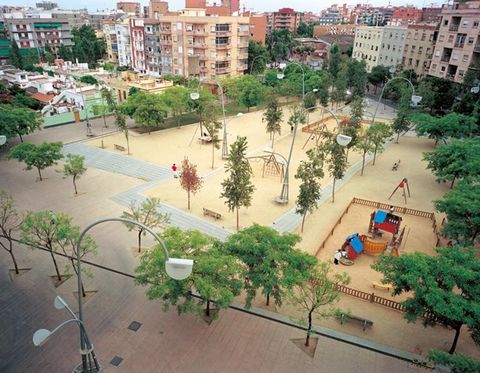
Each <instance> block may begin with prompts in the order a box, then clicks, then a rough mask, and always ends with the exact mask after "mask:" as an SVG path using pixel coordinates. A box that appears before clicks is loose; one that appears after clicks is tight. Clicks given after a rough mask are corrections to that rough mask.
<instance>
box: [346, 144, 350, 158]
mask: <svg viewBox="0 0 480 373" xmlns="http://www.w3.org/2000/svg"><path fill="white" fill-rule="evenodd" d="M349 150H350V148H348V147H347V151H346V152H345V161H348V151H349Z"/></svg>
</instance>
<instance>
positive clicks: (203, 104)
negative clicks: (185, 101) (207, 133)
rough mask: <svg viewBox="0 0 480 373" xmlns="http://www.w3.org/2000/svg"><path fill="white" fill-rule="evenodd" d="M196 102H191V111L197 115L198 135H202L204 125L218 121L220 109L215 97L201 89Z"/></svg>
mask: <svg viewBox="0 0 480 373" xmlns="http://www.w3.org/2000/svg"><path fill="white" fill-rule="evenodd" d="M199 93H200V97H199V99H198V100H195V101H193V100H191V101H190V102H191V105H192V107H191V109H192V110H193V111H195V112H196V113H197V115H198V121H199V123H200V133H202V134H203V126H204V124H205V123H210V122H214V121H218V118H219V114H220V108H219V106H218V101H217V100H216V97H215V96H214V95H213V94H212V93H211V92H210V91H208V90H205V89H201V90H200V92H199Z"/></svg>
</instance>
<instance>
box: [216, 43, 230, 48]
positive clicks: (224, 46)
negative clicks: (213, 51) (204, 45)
mask: <svg viewBox="0 0 480 373" xmlns="http://www.w3.org/2000/svg"><path fill="white" fill-rule="evenodd" d="M215 47H216V48H217V49H229V48H231V47H232V45H231V44H227V43H225V44H215Z"/></svg>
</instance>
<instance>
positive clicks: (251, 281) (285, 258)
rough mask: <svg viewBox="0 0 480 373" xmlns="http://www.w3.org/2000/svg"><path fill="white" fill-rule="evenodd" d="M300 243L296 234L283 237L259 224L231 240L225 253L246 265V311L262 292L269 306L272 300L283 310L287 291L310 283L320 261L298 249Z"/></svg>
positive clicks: (233, 236)
mask: <svg viewBox="0 0 480 373" xmlns="http://www.w3.org/2000/svg"><path fill="white" fill-rule="evenodd" d="M298 242H300V237H299V236H297V235H295V234H292V233H283V234H280V233H278V232H277V231H276V230H274V229H273V228H269V227H262V226H260V225H258V224H254V225H252V226H250V227H248V228H246V229H243V230H241V231H240V232H238V233H235V234H233V235H231V236H230V237H229V238H228V240H227V242H226V243H225V245H224V249H225V250H226V252H227V253H228V254H230V255H233V256H236V257H237V258H238V259H240V261H242V262H243V264H244V265H245V270H244V273H243V277H244V281H245V284H244V288H245V291H246V299H245V307H246V308H250V307H251V305H252V300H253V299H254V298H255V296H256V294H257V290H258V289H260V288H261V289H262V295H263V296H265V297H266V304H267V306H268V305H269V304H270V297H273V299H274V301H275V304H276V305H278V306H281V305H282V300H283V298H284V295H285V294H284V292H285V290H287V289H291V288H292V287H293V286H294V285H296V284H299V283H302V282H304V281H305V280H306V279H307V277H308V273H309V271H310V270H311V269H312V267H313V266H314V265H315V264H316V262H317V259H316V258H315V257H312V256H310V255H308V254H305V253H304V252H302V251H301V250H298V249H295V245H296V244H297V243H298Z"/></svg>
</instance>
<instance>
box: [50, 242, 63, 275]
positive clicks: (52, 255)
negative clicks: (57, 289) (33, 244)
mask: <svg viewBox="0 0 480 373" xmlns="http://www.w3.org/2000/svg"><path fill="white" fill-rule="evenodd" d="M49 249H50V256H51V257H52V260H53V265H54V266H55V272H56V273H57V278H58V281H62V275H60V271H59V270H58V265H57V260H56V259H55V255H54V254H53V251H52V249H51V248H49Z"/></svg>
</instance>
